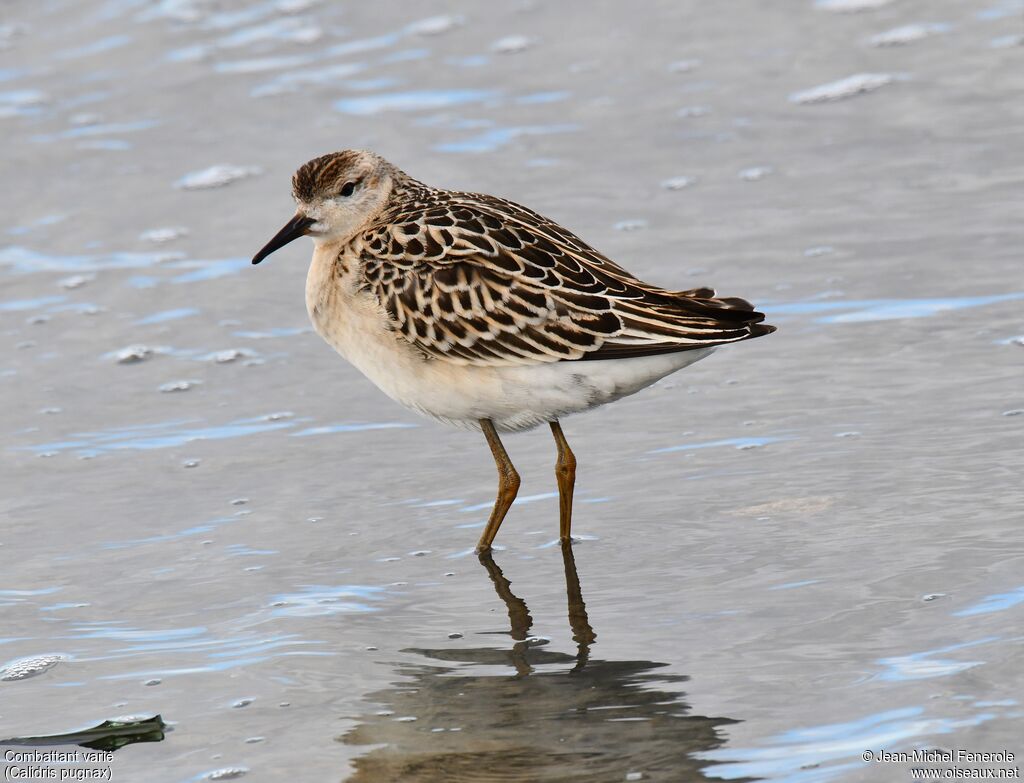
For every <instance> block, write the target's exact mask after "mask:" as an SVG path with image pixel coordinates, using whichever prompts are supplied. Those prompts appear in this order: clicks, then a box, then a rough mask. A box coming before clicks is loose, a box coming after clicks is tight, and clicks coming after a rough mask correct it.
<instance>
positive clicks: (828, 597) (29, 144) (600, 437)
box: [0, 0, 1024, 783]
mask: <svg viewBox="0 0 1024 783" xmlns="http://www.w3.org/2000/svg"><path fill="white" fill-rule="evenodd" d="M371 5H372V7H371ZM850 5H857V3H856V2H851V1H850V0H848V2H846V3H845V6H850ZM860 5H864V6H872V7H869V8H864V9H862V10H860V11H859V12H843V10H842V8H838V9H837V6H844V3H837V2H834V0H833V2H831V3H829V2H821V3H818V4H817V5H815V4H814V3H812V2H795V1H794V2H786V3H782V4H778V3H771V4H769V3H756V2H739V3H736V4H732V5H731V6H730V8H729V9H728V11H726V10H725V9H724V8H723V9H718V8H717V7H716V8H712V7H710V6H709V5H708V4H697V3H689V2H686V3H669V2H658V3H649V4H645V5H644V6H643V7H642V8H640V9H639V10H638V9H635V8H633V9H630V8H627V6H626V4H621V3H612V2H598V3H586V4H584V3H579V2H568V3H544V2H519V3H516V4H513V5H511V6H509V7H508V8H504V9H502V10H498V9H497V8H496V7H495V8H490V7H489V8H488V9H487V10H484V8H483V6H481V5H479V4H472V3H468V2H449V3H443V4H442V3H427V4H416V5H415V6H413V5H412V4H399V3H396V2H384V3H375V4H356V3H350V4H345V5H344V6H339V5H336V4H334V3H327V2H322V3H315V2H305V1H304V0H278V2H254V3H241V2H224V3H207V2H202V1H201V0H195V2H189V1H188V0H165V2H162V3H148V2H140V1H138V0H109V1H107V2H103V1H101V0H95V1H93V2H49V1H48V0H42V1H41V2H29V1H28V0H18V1H17V2H11V3H8V4H7V5H6V6H5V9H4V12H3V18H0V127H2V129H3V134H4V139H5V155H4V156H3V171H4V182H5V183H7V185H8V186H7V187H5V188H3V189H2V190H0V215H2V219H0V334H2V340H3V343H2V344H3V350H2V357H3V358H2V360H0V390H2V393H3V400H4V403H5V404H4V405H3V406H2V411H0V431H2V432H3V433H4V437H3V446H2V448H0V471H2V474H3V476H4V478H3V487H4V492H3V493H2V494H0V519H2V522H0V607H2V612H3V616H4V622H3V631H2V632H0V666H3V667H4V668H2V670H0V738H15V737H39V736H43V735H52V734H60V733H64V732H70V731H74V730H78V729H83V728H86V727H90V726H96V725H97V724H99V723H101V722H102V721H104V720H108V719H113V718H117V717H121V716H126V715H135V716H153V715H157V714H159V715H160V716H162V719H163V720H164V721H166V723H167V725H168V728H167V730H166V732H165V736H164V738H163V739H162V741H153V740H155V739H157V737H155V736H153V734H147V735H146V737H145V738H146V739H148V740H149V741H144V742H143V741H136V742H132V743H129V744H127V745H125V746H124V747H122V748H120V749H119V750H117V751H116V753H115V755H114V760H113V761H112V762H111V763H110V764H109V766H110V768H111V770H112V779H113V780H131V781H149V780H153V781H157V780H159V781H165V780H200V779H204V776H211V775H212V776H213V777H214V778H216V777H217V776H218V775H219V776H220V778H221V779H229V778H231V777H234V776H239V775H244V779H245V780H253V781H260V780H266V781H272V780H281V779H283V778H285V777H286V776H287V777H290V778H293V779H300V780H344V779H352V780H359V781H389V780H396V781H397V780H403V781H406V780H416V781H440V780H445V781H447V780H492V779H502V780H523V781H535V780H543V781H568V780H588V781H589V780H602V781H603V780H610V781H611V780H625V779H642V780H660V781H679V780H694V779H702V778H705V777H706V778H709V779H723V778H724V779H751V778H766V779H772V780H786V781H799V783H807V782H808V781H826V780H828V781H831V780H843V781H861V780H863V781H868V780H871V781H875V780H879V779H893V780H896V779H899V780H902V779H908V775H909V771H908V766H907V765H891V766H888V767H885V766H883V765H878V764H865V763H864V762H863V761H862V760H861V754H862V752H863V751H864V750H865V749H875V750H877V749H886V750H892V751H899V750H912V749H914V748H930V747H946V748H964V749H969V750H976V751H982V750H986V751H998V750H1002V749H1007V750H1012V751H1014V752H1016V753H1018V758H1019V755H1020V753H1021V752H1024V747H1022V746H1021V744H1020V723H1021V716H1022V713H1021V706H1020V704H1019V702H1018V699H1019V696H1020V693H1021V691H1022V688H1024V672H1022V668H1021V665H1020V638H1019V634H1018V633H1017V632H1016V631H1015V628H1016V627H1017V625H1019V620H1020V612H1021V611H1022V609H1024V579H1022V577H1021V573H1022V569H1021V564H1022V551H1024V549H1022V542H1021V532H1020V530H1021V526H1020V522H1021V512H1020V509H1021V508H1022V507H1024V490H1022V488H1021V483H1020V480H1019V474H1020V468H1021V464H1022V459H1021V457H1022V454H1021V443H1022V435H1024V430H1022V427H1024V412H1022V411H1024V384H1022V382H1021V381H1022V372H1021V363H1022V360H1024V317H1022V312H1024V274H1022V271H1021V269H1022V268H1021V261H1020V248H1021V246H1022V240H1024V228H1022V227H1021V222H1020V220H1019V214H1018V213H1019V202H1020V196H1021V192H1022V183H1024V152H1022V150H1024V135H1022V132H1021V129H1022V128H1024V103H1022V102H1021V101H1020V100H1019V96H1020V92H1021V89H1022V87H1024V70H1022V69H1021V67H1020V65H1021V57H1022V53H1024V47H1022V46H1021V45H1020V44H1021V36H1024V5H1022V4H1021V3H1020V2H1016V1H1015V0H986V1H985V2H980V3H955V2H945V1H942V2H938V1H937V2H931V3H924V2H914V1H913V0H895V1H894V2H889V3H880V2H875V3H868V2H862V3H860ZM876 6H877V7H876ZM847 10H848V9H847ZM908 25H909V26H911V27H910V28H909V29H908V27H907V26H908ZM893 31H895V32H893ZM878 36H881V37H880V38H879V37H878ZM851 77H855V78H852V79H851ZM344 147H369V148H372V149H374V150H376V151H378V152H380V153H381V154H383V155H385V156H386V157H388V158H389V159H391V160H393V161H394V162H395V163H396V164H398V165H399V166H401V167H402V168H404V169H405V170H407V171H408V172H409V173H411V174H412V175H413V176H416V177H418V178H420V179H423V180H425V181H428V182H430V183H432V184H437V185H441V186H447V187H451V188H456V189H471V190H480V191H485V192H492V193H496V194H500V195H503V196H507V197H510V198H512V199H515V200H517V201H520V202H522V203H525V204H528V205H530V206H531V207H533V208H535V209H537V210H539V211H541V212H543V213H545V214H547V215H549V216H551V217H553V218H555V219H557V220H559V221H560V222H562V223H563V224H565V225H567V226H569V227H570V228H572V229H573V230H575V231H576V232H577V233H579V234H580V235H581V236H582V237H584V238H585V239H586V240H588V241H589V242H591V243H592V244H594V245H595V246H596V247H598V248H599V249H601V250H602V251H604V252H605V253H607V254H608V255H610V256H611V257H612V258H614V259H616V260H617V261H619V262H621V263H622V264H624V265H625V266H627V267H628V268H630V269H631V270H633V271H635V272H636V273H637V274H639V275H641V276H642V277H645V278H647V279H650V280H651V281H653V282H657V283H659V284H662V285H665V286H667V287H674V288H691V287H694V286H696V285H704V284H708V285H714V286H715V287H716V288H717V289H718V290H719V292H720V293H723V294H726V295H739V296H744V297H746V298H749V299H751V300H753V301H755V302H757V303H759V304H760V305H762V307H763V309H764V310H765V311H766V312H768V313H769V320H770V321H771V322H772V323H774V324H775V325H777V326H778V327H779V331H778V332H777V333H776V334H775V335H772V336H771V337H768V338H765V339H763V340H758V341H756V342H752V343H746V344H743V345H739V346H733V347H728V348H725V349H723V350H721V351H719V352H718V353H716V355H715V356H713V357H711V358H709V359H707V360H705V361H703V362H701V363H699V364H698V365H695V366H694V367H692V368H689V369H687V370H685V371H684V372H682V373H679V374H677V375H676V376H674V377H670V378H669V379H667V380H666V381H664V382H662V383H661V384H659V385H658V386H656V387H654V388H652V389H650V390H648V391H646V392H643V393H641V394H639V395H636V396H635V397H632V398H629V399H627V400H625V401H622V402H620V403H618V404H616V405H615V406H613V407H609V408H606V409H604V410H601V411H598V412H595V413H591V414H588V415H585V416H580V417H576V418H571V419H568V420H566V421H565V422H564V428H565V431H566V434H567V436H568V438H569V439H570V442H571V443H572V444H573V447H574V449H575V451H576V454H577V457H578V459H579V463H580V467H579V478H578V484H577V507H576V520H575V524H574V531H575V532H576V533H578V534H579V536H580V537H581V540H580V541H578V542H577V543H576V544H575V546H574V547H573V551H572V554H573V555H574V558H575V567H570V566H572V562H571V561H566V560H564V559H563V555H564V553H563V551H562V549H561V548H560V547H559V546H558V545H557V543H556V541H555V537H556V535H557V525H558V523H557V518H558V508H557V498H556V496H555V494H554V493H555V483H554V476H553V473H552V465H553V461H554V448H553V445H552V444H551V443H550V438H549V436H548V434H547V433H546V432H540V431H538V432H535V433H532V434H526V435H521V436H514V437H511V438H509V439H508V440H507V443H506V445H507V446H508V449H509V451H510V454H511V456H512V458H513V459H514V460H515V462H516V464H517V466H518V467H519V470H520V473H521V474H522V477H523V488H522V491H521V492H522V497H521V498H520V500H519V501H518V502H517V503H516V505H515V506H514V507H513V509H512V511H511V512H510V514H509V517H508V519H507V520H506V522H505V524H504V526H503V528H502V530H501V533H500V535H499V538H498V543H499V544H500V545H501V547H500V548H499V549H498V550H496V551H495V553H494V562H493V563H488V564H481V563H479V562H478V561H477V559H476V557H475V556H474V555H472V554H471V548H472V546H473V544H474V542H475V541H476V539H477V537H478V535H479V529H480V527H481V526H482V525H483V523H484V520H485V519H486V515H487V512H488V509H489V506H490V502H491V500H492V498H493V491H494V476H493V468H492V466H491V464H490V460H489V458H488V457H487V451H486V446H485V444H484V442H483V440H482V438H480V437H479V436H474V435H472V434H467V433H463V432H459V431H455V430H448V429H445V428H442V427H440V426H439V425H435V424H432V423H430V422H426V421H423V420H420V419H418V418H416V417H415V416H414V415H413V414H411V413H408V412H407V411H404V410H402V409H401V408H399V407H397V406H396V405H394V404H393V403H392V402H390V401H389V400H387V399H386V398H384V397H383V396H382V395H381V394H380V393H379V392H377V391H376V390H375V389H374V388H372V387H371V385H370V384H369V382H368V381H366V380H364V379H363V378H362V377H360V376H359V375H358V373H357V372H356V371H355V370H353V369H352V368H350V367H348V366H347V365H346V364H345V363H344V362H342V361H341V360H340V359H338V358H337V357H336V356H334V355H333V354H332V352H331V351H330V349H329V348H328V347H327V346H325V345H324V344H322V343H321V341H320V340H319V338H317V337H316V336H315V335H313V334H312V333H311V331H310V329H309V327H308V325H307V321H306V314H305V310H304V305H303V294H302V291H303V283H304V276H305V269H306V264H307V262H308V257H309V254H310V247H309V246H308V244H305V245H304V244H303V243H301V242H299V243H295V244H294V245H292V246H289V247H288V248H287V249H286V250H284V251H281V252H280V253H278V254H276V255H275V256H274V257H273V258H272V259H270V260H269V261H268V262H267V263H265V264H262V265H261V266H260V267H259V268H252V267H250V265H249V263H248V259H249V257H250V256H251V255H252V253H253V252H255V251H256V250H257V249H258V248H259V247H260V246H262V245H263V244H264V242H265V241H266V240H267V239H268V238H269V237H270V236H271V235H272V234H273V233H274V232H275V231H276V230H277V229H278V228H279V227H280V225H281V224H283V223H284V221H285V220H286V219H287V218H288V217H289V216H290V214H291V209H292V204H291V202H290V199H289V194H288V180H289V177H290V175H291V173H292V171H293V170H294V168H295V167H296V166H297V165H298V164H300V163H302V162H303V161H305V160H306V159H308V158H310V157H312V156H314V155H316V154H320V153H323V152H327V151H330V150H334V149H339V148H344ZM577 574H578V576H577ZM577 578H578V583H576V582H575V580H576V579H577ZM25 659H29V660H27V661H26V660H25ZM139 739H141V737H140V738H139ZM637 775H642V777H637ZM627 776H631V777H627Z"/></svg>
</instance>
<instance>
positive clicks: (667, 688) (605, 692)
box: [340, 544, 735, 783]
mask: <svg viewBox="0 0 1024 783" xmlns="http://www.w3.org/2000/svg"><path fill="white" fill-rule="evenodd" d="M562 558H563V563H564V565H565V583H566V596H567V598H568V604H569V607H568V608H569V625H570V628H571V629H572V634H573V640H574V641H575V642H576V645H577V649H576V654H575V655H568V654H566V653H562V652H557V651H554V650H550V649H548V648H547V647H545V646H544V645H543V643H540V644H538V643H537V642H538V640H536V639H534V638H533V637H530V635H529V632H530V628H531V626H532V625H533V618H532V617H531V615H530V610H529V608H528V607H527V605H526V602H525V601H523V599H522V598H520V597H518V596H517V595H515V593H513V592H512V588H511V585H510V583H509V581H508V579H506V578H505V576H504V574H503V573H502V571H501V568H500V567H499V566H498V564H497V563H495V562H494V560H493V559H492V557H491V556H490V554H486V555H482V556H481V558H480V562H481V563H482V564H483V566H484V568H485V569H486V570H487V574H488V576H490V579H491V582H492V583H493V585H494V589H495V592H497V594H498V597H499V598H500V599H501V600H502V601H503V602H504V604H505V606H506V607H507V609H508V616H509V622H510V626H511V636H512V640H513V644H512V648H511V650H496V649H492V648H483V647H471V648H462V649H451V648H447V649H443V650H427V649H413V650H406V651H405V652H412V653H417V654H419V655H422V656H424V657H425V658H428V659H430V660H431V661H433V662H434V663H430V664H416V665H410V666H404V667H401V668H400V669H399V674H401V675H402V676H403V678H404V679H403V681H402V682H401V683H396V684H395V686H394V687H391V688H387V689H385V690H382V691H378V692H376V693H371V694H369V696H368V699H369V700H370V701H373V702H375V703H378V704H380V705H382V707H383V708H382V709H379V710H378V711H374V712H372V713H371V714H368V715H363V716H360V717H359V718H358V719H357V720H358V721H359V723H358V725H357V726H356V727H355V728H353V729H352V730H351V731H349V732H348V733H347V734H345V735H344V736H343V737H341V738H340V740H341V741H342V742H344V743H346V744H349V745H376V746H378V747H376V748H375V749H373V750H372V751H370V752H369V753H367V754H366V755H364V756H361V757H360V758H359V759H357V760H356V762H355V772H354V774H353V775H352V776H351V777H350V778H348V780H350V781H353V782H354V783H369V782H370V781H372V782H373V783H391V782H392V781H394V782H395V783H397V782H398V781H403V783H428V782H429V783H441V782H442V781H444V782H445V783H447V782H449V781H451V782H452V783H458V781H491V780H501V781H506V782H507V783H511V782H512V781H522V783H527V781H529V783H534V782H535V781H573V782H575V781H580V783H582V782H583V781H586V782H587V783H590V782H591V781H604V780H609V781H611V780H625V779H627V778H626V776H627V775H630V774H631V773H632V774H636V773H640V774H642V777H637V778H636V779H639V780H665V781H686V780H702V779H704V776H703V775H702V774H701V773H700V766H701V763H700V762H698V761H695V760H694V759H693V758H692V754H694V753H696V752H698V751H707V750H711V749H713V748H717V747H719V746H720V745H721V744H722V743H723V738H722V736H721V732H720V730H719V727H721V726H724V725H728V724H730V723H735V721H733V720H731V719H728V718H708V717H699V716H694V715H690V714H688V713H689V705H688V704H687V703H686V702H685V701H683V694H682V693H680V692H679V690H678V685H679V683H682V682H685V681H686V680H687V679H688V678H687V677H685V676H683V675H677V674H668V673H659V672H658V670H659V669H661V668H662V667H664V666H667V665H668V664H664V663H657V662H653V661H607V660H600V659H591V656H590V648H591V645H592V644H593V643H594V641H595V640H596V638H597V635H596V634H595V633H594V629H593V628H592V627H591V625H590V621H589V620H588V617H587V609H586V606H585V604H584V602H583V594H582V591H581V589H580V581H579V576H578V575H577V572H576V563H575V560H574V558H573V552H572V546H571V545H569V544H565V545H563V547H562ZM482 666H486V667H501V668H504V669H507V668H508V667H511V668H512V670H514V672H515V674H514V675H513V676H511V677H510V676H503V675H495V674H481V673H480V671H479V667H482ZM630 779H633V778H632V777H631V778H630Z"/></svg>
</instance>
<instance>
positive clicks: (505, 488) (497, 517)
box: [476, 419, 519, 552]
mask: <svg viewBox="0 0 1024 783" xmlns="http://www.w3.org/2000/svg"><path fill="white" fill-rule="evenodd" d="M480 429H482V430H483V433H484V437H486V438H487V445H488V446H490V447H491V454H492V455H493V456H494V464H495V465H496V466H497V468H498V498H497V499H496V500H495V501H494V508H493V509H491V516H490V518H489V519H488V520H487V527H485V528H484V532H483V535H481V536H480V542H479V543H478V544H477V545H476V551H477V552H486V551H487V550H488V549H490V548H491V543H492V542H493V541H494V537H495V536H496V535H498V528H499V527H501V521H502V520H503V519H504V518H505V514H507V513H508V509H509V506H511V505H512V501H514V500H515V499H516V495H517V494H518V493H519V474H518V473H517V472H516V468H515V465H513V464H512V460H510V459H509V458H508V454H507V453H506V452H505V447H504V446H502V445H501V439H500V438H499V437H498V431H497V430H496V429H494V422H492V421H491V420H490V419H481V420H480Z"/></svg>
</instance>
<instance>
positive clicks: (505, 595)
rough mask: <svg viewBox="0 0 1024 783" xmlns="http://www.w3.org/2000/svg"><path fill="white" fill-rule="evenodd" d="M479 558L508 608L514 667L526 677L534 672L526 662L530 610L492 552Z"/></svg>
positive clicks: (484, 553)
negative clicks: (513, 589)
mask: <svg viewBox="0 0 1024 783" xmlns="http://www.w3.org/2000/svg"><path fill="white" fill-rule="evenodd" d="M477 556H478V557H479V558H480V563H481V565H483V567H484V568H485V569H487V575H488V576H489V577H490V578H491V582H492V583H493V584H494V591H495V592H496V593H497V594H498V598H500V599H501V600H502V601H503V602H504V603H505V606H506V607H507V608H508V620H509V624H510V626H511V629H510V634H511V636H512V639H513V640H514V641H515V644H514V645H512V665H513V666H515V669H516V674H517V675H519V676H520V677H525V676H526V675H527V674H529V673H530V672H532V671H533V667H532V666H530V664H529V662H528V661H527V660H526V653H527V648H528V644H527V642H526V634H527V633H528V632H529V630H530V627H531V626H532V625H533V618H532V617H530V608H529V607H528V606H527V605H526V601H524V600H523V599H522V598H520V597H519V596H518V595H516V594H515V593H513V592H512V584H511V583H510V582H509V581H508V579H506V578H505V575H504V574H503V573H502V572H501V568H499V567H498V564H497V563H495V562H494V557H493V556H492V555H491V550H489V549H485V550H484V551H483V552H480V553H479V554H478V555H477Z"/></svg>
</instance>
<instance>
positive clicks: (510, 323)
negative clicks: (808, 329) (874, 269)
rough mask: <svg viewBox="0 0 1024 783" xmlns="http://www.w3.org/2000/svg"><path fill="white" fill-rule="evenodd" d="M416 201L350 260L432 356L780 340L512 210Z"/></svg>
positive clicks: (741, 311) (740, 314) (709, 296)
mask: <svg viewBox="0 0 1024 783" xmlns="http://www.w3.org/2000/svg"><path fill="white" fill-rule="evenodd" d="M416 196H417V197H416V198H415V199H411V200H405V201H402V202H400V203H399V204H397V205H396V206H394V207H392V209H391V210H389V211H387V212H385V214H384V215H383V216H382V218H381V220H380V221H379V222H378V223H377V224H376V225H375V226H374V227H372V228H371V229H370V230H368V231H366V232H365V233H363V234H362V235H361V236H360V237H358V238H357V239H356V240H355V241H354V246H353V250H354V251H355V252H357V253H358V254H359V256H360V258H361V261H362V284H363V287H364V288H365V289H366V290H368V291H370V292H372V293H373V294H374V295H375V297H376V298H377V300H378V301H379V302H380V304H381V305H382V307H383V308H384V310H385V311H386V312H387V314H388V316H389V318H390V319H391V322H392V324H393V326H394V328H395V329H396V330H397V331H398V332H400V333H401V334H402V335H403V337H404V338H405V339H406V340H408V341H409V342H410V343H412V344H413V345H415V346H416V347H417V348H419V349H420V350H422V351H423V352H424V353H425V354H426V355H428V356H431V357H435V358H441V359H445V360H448V361H451V362H454V363H457V364H471V365H481V366H507V365H517V364H537V363H546V362H556V361H565V360H578V359H616V358H629V357H635V356H649V355H652V354H658V353H666V352H672V351H684V350H690V349H695V348H706V347H711V346H715V345H721V344H723V343H728V342H737V341H739V340H745V339H749V338H751V337H756V336H759V335H762V334H767V333H769V332H771V331H774V329H773V327H770V326H764V325H759V324H758V322H759V321H761V320H762V319H763V318H764V316H763V315H762V314H761V313H758V312H755V311H754V310H753V308H752V307H751V306H750V304H749V303H747V302H745V301H744V300H742V299H717V298H715V296H714V291H712V290H711V289H707V288H701V289H695V290H692V291H669V290H666V289H663V288H658V287H657V286H652V285H649V284H647V283H644V282H642V281H640V280H638V279H637V278H635V277H633V276H632V275H630V274H629V273H628V272H626V270H624V269H623V268H622V267H620V266H618V265H617V264H615V263H614V262H612V261H611V260H609V259H607V258H606V257H605V256H603V255H601V254H600V253H598V252H597V251H596V250H594V249H593V248H591V247H590V246H589V245H587V244H586V243H585V242H583V241H582V240H581V239H579V238H578V237H576V236H575V235H574V234H572V233H571V232H569V231H567V230H566V229H564V228H562V227H561V226H559V225H557V224H556V223H553V222H552V221H550V220H547V219H546V218H543V217H542V216H540V215H537V214H536V213H534V212H531V211H530V210H528V209H526V208H525V207H521V206H520V205H518V204H514V203H513V202H509V201H504V200H501V199H495V198H492V197H490V196H484V195H480V194H471V193H450V192H446V191H422V192H419V193H417V194H416ZM403 204H406V205H408V206H404V207H403Z"/></svg>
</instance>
